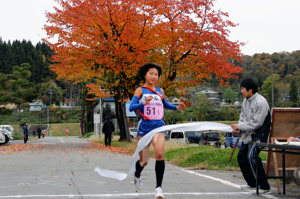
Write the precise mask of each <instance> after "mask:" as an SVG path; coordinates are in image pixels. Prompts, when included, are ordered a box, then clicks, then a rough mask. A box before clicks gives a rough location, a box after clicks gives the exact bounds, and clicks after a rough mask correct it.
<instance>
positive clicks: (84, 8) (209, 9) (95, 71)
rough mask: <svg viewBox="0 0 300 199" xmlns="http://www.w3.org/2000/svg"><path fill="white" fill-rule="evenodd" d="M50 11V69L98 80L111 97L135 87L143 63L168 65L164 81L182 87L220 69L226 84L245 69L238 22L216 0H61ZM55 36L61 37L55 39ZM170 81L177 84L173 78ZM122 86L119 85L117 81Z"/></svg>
mask: <svg viewBox="0 0 300 199" xmlns="http://www.w3.org/2000/svg"><path fill="white" fill-rule="evenodd" d="M56 1H57V3H58V4H59V5H60V6H61V8H56V11H55V12H54V13H47V18H48V22H49V23H50V25H46V26H45V30H46V31H47V33H48V38H47V39H45V41H47V43H48V44H49V45H50V46H51V48H53V49H54V50H55V52H56V54H55V55H54V56H53V57H52V58H53V60H54V61H55V62H56V63H57V64H54V65H52V67H51V69H52V71H54V72H56V74H57V75H58V76H59V77H60V78H67V79H70V80H73V81H75V82H76V81H77V82H78V81H83V82H86V81H87V80H94V82H95V83H97V84H98V85H104V86H105V88H106V91H107V90H109V91H111V93H112V94H113V95H118V94H120V92H122V93H123V92H124V91H125V94H127V93H132V92H133V89H135V86H136V79H135V76H136V71H137V69H138V68H139V67H140V66H141V65H142V64H144V63H146V62H156V63H158V64H160V65H162V66H163V69H164V70H163V75H162V78H161V86H163V87H164V89H165V90H166V91H168V90H172V89H171V88H179V89H181V90H182V89H183V88H185V87H188V86H193V85H195V84H199V83H200V82H202V81H203V79H204V78H206V79H209V78H210V77H211V75H212V74H215V75H216V77H217V78H218V79H220V81H221V82H222V83H223V82H224V81H226V80H228V78H230V77H231V76H232V74H236V73H240V72H241V69H240V68H239V67H236V66H235V65H233V64H232V63H231V62H228V59H237V60H239V57H240V56H241V54H240V49H239V47H240V46H241V45H242V43H240V42H232V41H230V40H229V39H228V34H229V30H228V28H229V27H234V26H236V25H235V24H234V23H232V22H231V21H229V20H225V19H226V17H228V14H227V13H224V12H221V11H214V10H213V2H214V1H213V0H184V1H178V0H159V1H158V0H156V1H155V0H148V1H147V0H143V1H140V0H126V1H123V0H121V1H112V0H85V1H82V0H69V1H64V0H56ZM54 36H58V41H57V42H56V43H50V39H51V38H52V37H54ZM170 82H172V83H171V84H170ZM120 85H122V86H123V87H122V89H120V88H119V86H120Z"/></svg>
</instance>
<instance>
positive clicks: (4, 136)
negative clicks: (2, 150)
mask: <svg viewBox="0 0 300 199" xmlns="http://www.w3.org/2000/svg"><path fill="white" fill-rule="evenodd" d="M0 134H1V136H0V143H10V142H12V141H13V139H14V138H13V134H12V132H10V131H8V130H6V129H5V128H0Z"/></svg>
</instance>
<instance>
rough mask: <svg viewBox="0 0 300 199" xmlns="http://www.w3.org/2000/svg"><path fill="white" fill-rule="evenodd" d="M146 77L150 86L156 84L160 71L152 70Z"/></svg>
mask: <svg viewBox="0 0 300 199" xmlns="http://www.w3.org/2000/svg"><path fill="white" fill-rule="evenodd" d="M144 77H145V80H146V82H147V83H148V84H155V82H156V81H157V80H158V70H157V69H156V68H150V69H149V70H148V72H147V73H146V75H145V76H144Z"/></svg>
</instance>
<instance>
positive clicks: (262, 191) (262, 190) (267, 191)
mask: <svg viewBox="0 0 300 199" xmlns="http://www.w3.org/2000/svg"><path fill="white" fill-rule="evenodd" d="M266 193H272V192H271V190H270V189H267V190H265V189H259V190H258V194H266ZM252 194H253V195H256V190H255V191H253V192H252Z"/></svg>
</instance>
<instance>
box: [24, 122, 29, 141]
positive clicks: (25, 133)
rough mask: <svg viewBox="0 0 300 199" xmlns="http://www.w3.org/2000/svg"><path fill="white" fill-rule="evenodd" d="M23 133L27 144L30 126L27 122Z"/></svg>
mask: <svg viewBox="0 0 300 199" xmlns="http://www.w3.org/2000/svg"><path fill="white" fill-rule="evenodd" d="M23 130H24V131H23V133H24V144H26V143H27V140H28V126H27V122H25V125H24V126H23Z"/></svg>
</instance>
